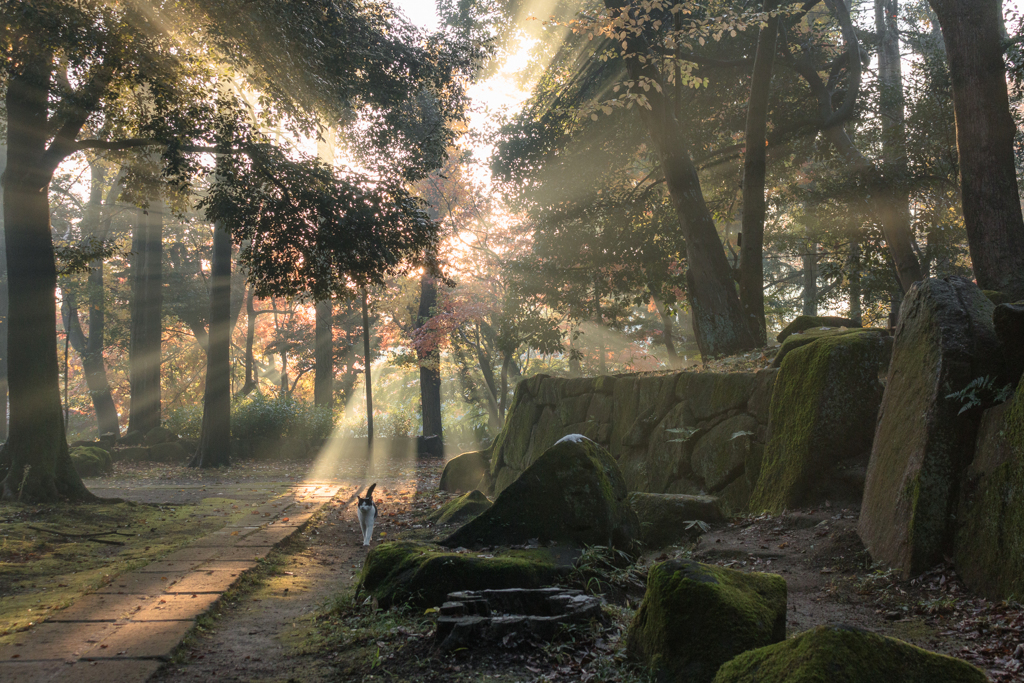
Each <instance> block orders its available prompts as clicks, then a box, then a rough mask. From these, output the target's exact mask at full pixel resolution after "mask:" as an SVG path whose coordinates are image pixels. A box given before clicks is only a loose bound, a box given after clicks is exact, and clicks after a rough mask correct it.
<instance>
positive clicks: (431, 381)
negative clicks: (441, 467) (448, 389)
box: [416, 271, 443, 439]
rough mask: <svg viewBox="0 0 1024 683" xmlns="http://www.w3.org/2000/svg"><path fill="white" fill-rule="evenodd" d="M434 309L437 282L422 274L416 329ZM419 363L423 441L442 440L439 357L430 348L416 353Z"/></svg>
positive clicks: (426, 274) (438, 354) (437, 350)
mask: <svg viewBox="0 0 1024 683" xmlns="http://www.w3.org/2000/svg"><path fill="white" fill-rule="evenodd" d="M436 308H437V280H436V279H435V278H434V277H433V276H432V275H430V274H429V273H427V272H425V271H424V273H423V275H422V276H421V277H420V307H419V311H418V313H417V317H416V329H417V330H418V329H420V328H421V327H423V325H425V324H426V323H427V321H428V320H430V318H431V317H432V316H433V315H434V313H435V312H436ZM417 354H418V356H419V361H420V407H421V410H422V412H423V438H424V439H426V438H429V437H437V438H438V439H443V434H442V429H441V353H440V350H439V349H437V348H436V346H434V347H433V348H431V349H430V350H429V351H425V352H424V351H418V352H417Z"/></svg>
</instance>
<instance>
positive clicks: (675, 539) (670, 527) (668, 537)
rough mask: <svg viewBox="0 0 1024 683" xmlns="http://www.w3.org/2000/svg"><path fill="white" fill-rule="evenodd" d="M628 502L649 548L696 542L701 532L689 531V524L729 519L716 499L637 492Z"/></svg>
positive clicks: (641, 535)
mask: <svg viewBox="0 0 1024 683" xmlns="http://www.w3.org/2000/svg"><path fill="white" fill-rule="evenodd" d="M628 500H629V506H630V507H631V508H633V511H634V512H636V516H637V518H638V519H639V520H640V542H641V543H643V544H644V546H645V547H646V548H648V549H654V548H664V547H666V546H670V545H675V544H677V543H683V542H688V541H692V540H693V539H694V538H695V537H696V536H697V535H699V530H698V529H697V528H696V527H691V528H687V522H693V521H698V520H699V521H701V522H707V523H708V524H714V523H716V522H722V521H725V518H726V516H727V513H726V511H725V510H723V509H722V503H721V501H719V499H718V498H716V497H714V496H686V495H678V494H677V495H673V494H667V493H640V492H636V491H634V492H633V493H630V494H629V498H628Z"/></svg>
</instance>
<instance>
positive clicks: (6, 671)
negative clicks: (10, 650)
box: [0, 660, 71, 683]
mask: <svg viewBox="0 0 1024 683" xmlns="http://www.w3.org/2000/svg"><path fill="white" fill-rule="evenodd" d="M65 669H67V670H68V671H70V670H71V667H70V666H68V665H67V664H65V663H64V662H55V661H47V662H19V661H17V660H15V661H13V662H11V661H7V660H3V661H0V681H3V682H4V683H41V682H42V681H53V680H60V678H58V677H59V676H60V674H61V673H62V672H63V670H65Z"/></svg>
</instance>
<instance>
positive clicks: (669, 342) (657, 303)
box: [649, 288, 679, 370]
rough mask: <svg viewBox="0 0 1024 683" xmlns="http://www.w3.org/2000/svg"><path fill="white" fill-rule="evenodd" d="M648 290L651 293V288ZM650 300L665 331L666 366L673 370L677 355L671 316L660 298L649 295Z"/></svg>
mask: <svg viewBox="0 0 1024 683" xmlns="http://www.w3.org/2000/svg"><path fill="white" fill-rule="evenodd" d="M649 289H652V291H653V288H649ZM651 300H652V301H654V307H655V308H656V309H658V315H659V316H661V325H662V328H663V329H664V330H665V336H664V338H663V340H662V341H664V342H665V352H666V353H667V354H668V366H669V367H670V368H672V369H673V370H674V369H676V368H678V367H679V354H678V353H677V352H676V342H675V338H674V336H673V334H672V316H671V315H669V313H668V309H666V308H665V302H663V301H662V300H661V299H660V298H658V297H657V296H655V295H654V294H651Z"/></svg>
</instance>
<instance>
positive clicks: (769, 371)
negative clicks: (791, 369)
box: [747, 368, 779, 425]
mask: <svg viewBox="0 0 1024 683" xmlns="http://www.w3.org/2000/svg"><path fill="white" fill-rule="evenodd" d="M778 376H779V369H778V368H765V369H764V370H758V371H757V372H756V373H755V374H754V391H753V392H751V394H750V399H749V400H747V413H748V414H749V415H752V416H754V418H755V419H756V420H757V421H758V422H759V423H760V424H763V425H766V424H768V416H769V412H770V409H771V405H772V392H773V391H775V379H776V378H777V377H778Z"/></svg>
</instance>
